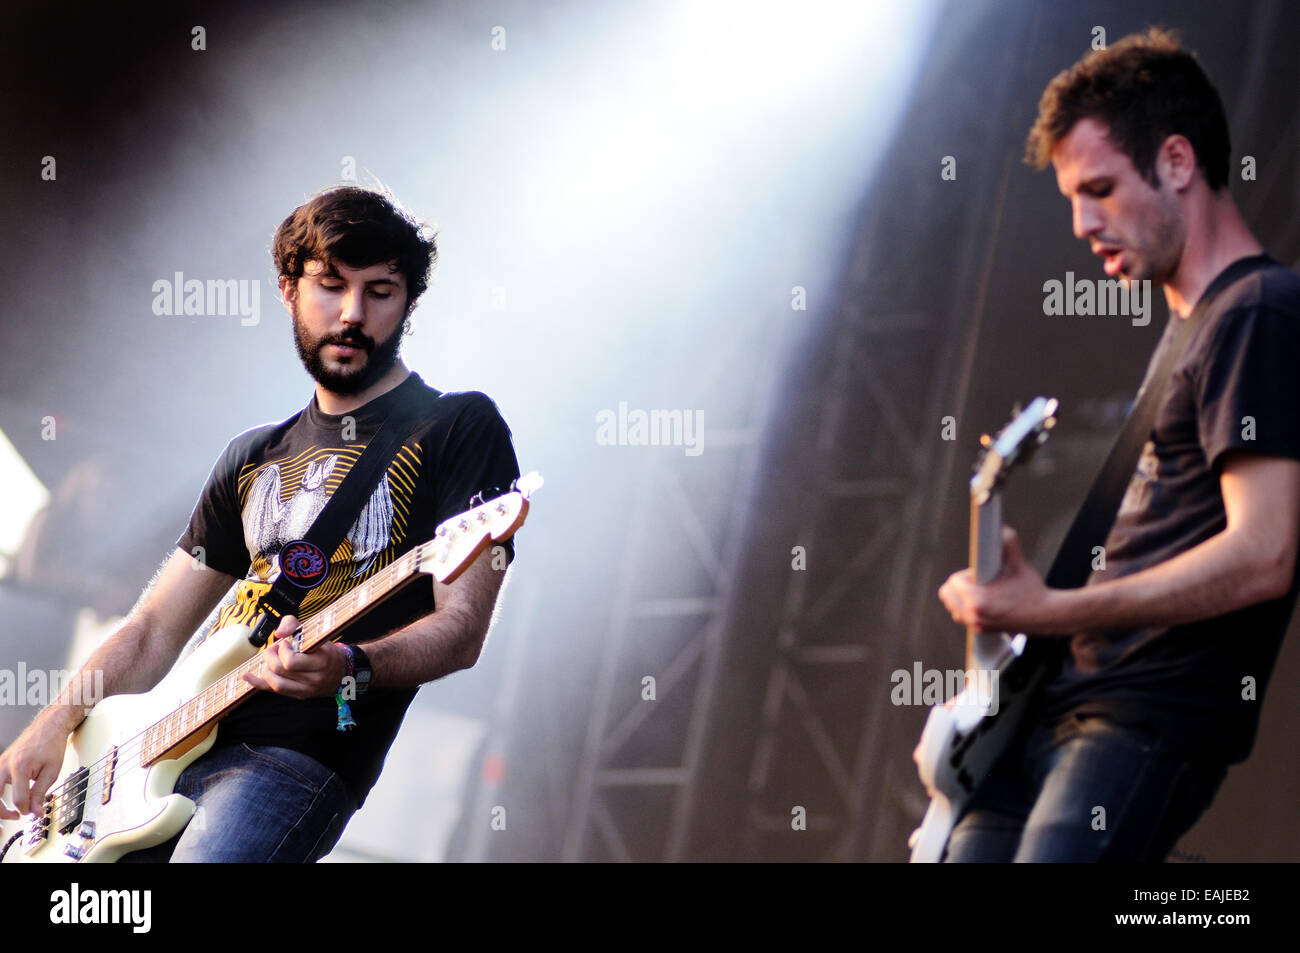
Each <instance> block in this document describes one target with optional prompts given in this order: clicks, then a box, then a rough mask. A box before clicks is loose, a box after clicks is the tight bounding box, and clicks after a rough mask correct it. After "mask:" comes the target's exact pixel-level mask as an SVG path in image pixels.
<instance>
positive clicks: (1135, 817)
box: [945, 715, 1227, 863]
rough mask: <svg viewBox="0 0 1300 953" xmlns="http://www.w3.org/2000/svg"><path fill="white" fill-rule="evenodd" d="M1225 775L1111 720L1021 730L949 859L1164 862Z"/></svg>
mask: <svg viewBox="0 0 1300 953" xmlns="http://www.w3.org/2000/svg"><path fill="white" fill-rule="evenodd" d="M1226 773H1227V768H1226V767H1224V766H1223V765H1220V764H1198V763H1195V762H1193V761H1192V760H1190V759H1189V758H1188V757H1187V756H1186V754H1185V753H1184V752H1183V751H1181V750H1180V749H1178V748H1176V747H1175V746H1174V745H1173V744H1172V743H1171V742H1169V741H1168V740H1166V739H1164V738H1162V737H1160V736H1159V735H1157V734H1155V733H1153V732H1149V731H1146V730H1144V729H1140V728H1135V727H1131V726H1126V725H1120V724H1117V723H1115V722H1113V721H1111V720H1110V719H1108V718H1105V717H1103V716H1097V715H1092V716H1079V715H1070V716H1066V717H1065V718H1064V719H1062V720H1061V721H1059V722H1046V723H1042V724H1038V725H1035V726H1032V727H1031V728H1030V729H1028V730H1026V731H1022V732H1021V736H1020V738H1019V739H1018V740H1017V742H1016V743H1015V744H1013V745H1012V746H1011V747H1010V748H1009V749H1008V750H1007V752H1006V754H1005V755H1004V756H1003V757H1002V759H1001V760H1000V761H999V762H998V763H997V765H995V767H994V768H993V771H992V772H991V773H990V775H989V778H988V780H987V782H986V784H985V785H984V786H982V787H981V788H980V789H979V791H977V792H976V795H975V797H974V798H972V800H971V803H970V804H969V805H968V806H967V809H966V811H965V813H964V814H963V815H962V817H961V819H960V820H958V822H957V825H956V827H955V828H954V829H953V833H952V836H951V838H950V839H949V842H948V854H947V856H946V857H945V860H946V861H947V862H950V863H962V862H965V863H971V862H1006V861H1015V862H1043V861H1073V862H1093V861H1110V862H1127V863H1138V862H1159V861H1162V860H1164V858H1165V856H1166V855H1167V854H1168V853H1169V851H1170V850H1172V849H1173V846H1174V844H1175V843H1176V842H1177V840H1178V838H1179V837H1181V836H1182V835H1183V834H1184V833H1185V832H1186V831H1187V829H1188V828H1190V827H1191V826H1192V824H1194V823H1195V822H1196V819H1197V818H1198V817H1200V816H1201V814H1202V813H1203V812H1204V811H1205V809H1206V808H1207V807H1209V805H1210V802H1211V801H1212V800H1213V799H1214V795H1215V793H1216V792H1217V791H1218V789H1219V785H1220V784H1221V783H1222V781H1223V778H1224V776H1225V774H1226Z"/></svg>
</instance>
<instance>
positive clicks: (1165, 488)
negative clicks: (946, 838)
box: [1044, 256, 1300, 763]
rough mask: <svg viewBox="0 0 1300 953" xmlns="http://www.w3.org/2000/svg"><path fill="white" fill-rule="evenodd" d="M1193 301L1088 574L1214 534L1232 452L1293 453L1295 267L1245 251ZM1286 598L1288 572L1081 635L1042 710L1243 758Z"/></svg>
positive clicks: (1162, 555)
mask: <svg viewBox="0 0 1300 953" xmlns="http://www.w3.org/2000/svg"><path fill="white" fill-rule="evenodd" d="M1202 303H1204V305H1205V306H1204V307H1203V308H1202V309H1201V313H1200V315H1199V316H1195V315H1194V316H1193V318H1192V319H1188V320H1193V319H1194V320H1196V321H1197V326H1196V327H1195V328H1193V329H1190V330H1191V335H1192V337H1191V339H1190V340H1189V341H1188V344H1187V349H1186V351H1185V352H1184V353H1183V355H1182V356H1181V357H1180V358H1179V359H1178V361H1177V363H1176V365H1175V366H1174V369H1173V372H1172V376H1171V377H1170V380H1169V384H1168V387H1167V390H1166V392H1165V395H1164V398H1163V400H1162V402H1161V406H1160V409H1159V411H1158V413H1157V415H1156V421H1155V425H1154V427H1153V429H1152V432H1151V438H1150V440H1148V442H1147V444H1146V446H1145V448H1144V449H1143V451H1142V454H1141V456H1140V458H1139V460H1138V465H1137V470H1136V472H1135V473H1134V475H1133V478H1132V481H1131V482H1130V484H1129V487H1128V490H1127V492H1126V494H1125V497H1124V500H1123V502H1122V504H1121V505H1120V510H1119V514H1118V516H1117V517H1116V520H1115V524H1114V526H1113V527H1112V529H1111V532H1110V535H1109V537H1108V538H1107V540H1106V547H1105V558H1106V568H1105V569H1104V570H1099V571H1097V572H1094V573H1093V574H1092V576H1091V578H1090V579H1089V583H1094V582H1102V581H1105V580H1107V579H1117V578H1119V577H1121V576H1126V575H1129V574H1131V573H1135V572H1138V571H1139V570H1142V569H1146V568H1148V567H1151V566H1154V565H1156V564H1157V563H1162V562H1165V561H1166V560H1168V559H1170V558H1172V557H1173V556H1176V555H1177V554H1179V553H1181V552H1184V551H1186V550H1188V549H1191V548H1192V547H1193V546H1196V545H1197V544H1199V543H1202V542H1204V541H1205V540H1207V539H1209V538H1210V537H1211V536H1214V535H1216V534H1217V533H1219V532H1221V531H1222V530H1223V529H1224V528H1225V527H1226V526H1227V516H1226V512H1225V510H1224V506H1223V497H1222V494H1221V492H1220V486H1219V477H1220V475H1221V473H1222V469H1223V460H1224V455H1225V454H1227V453H1229V452H1230V451H1244V452H1249V453H1253V454H1259V455H1261V456H1269V457H1286V458H1290V459H1300V373H1297V368H1300V276H1297V275H1296V274H1294V273H1293V272H1291V271H1289V270H1288V269H1286V268H1283V267H1282V266H1281V265H1279V264H1277V262H1275V261H1273V260H1272V259H1271V258H1268V257H1267V256H1256V257H1252V258H1245V259H1241V260H1240V261H1237V262H1234V263H1233V264H1232V265H1230V266H1229V267H1228V268H1227V269H1225V270H1224V271H1223V272H1222V273H1221V274H1220V275H1219V276H1218V277H1217V278H1216V279H1215V280H1214V281H1213V282H1212V283H1211V285H1210V287H1209V288H1207V289H1206V292H1205V295H1204V296H1203V299H1202ZM1170 320H1171V321H1179V320H1183V319H1181V318H1178V317H1176V316H1171V318H1170ZM1295 595H1296V584H1295V581H1293V583H1292V586H1291V591H1290V592H1289V593H1288V594H1287V595H1286V596H1284V597H1282V598H1280V599H1274V600H1272V601H1269V602H1264V603H1258V604H1256V605H1252V606H1247V607H1246V608H1243V609H1239V610H1237V611H1235V612H1231V613H1227V614H1226V615H1221V616H1217V617H1215V618H1211V619H1205V620H1201V621H1197V622H1192V623H1187V624H1184V625H1177V626H1172V627H1151V628H1141V629H1124V630H1115V631H1099V632H1080V633H1077V634H1075V635H1074V636H1072V637H1071V638H1070V642H1069V652H1068V653H1067V654H1066V655H1065V658H1064V661H1063V664H1062V669H1061V672H1060V674H1059V675H1058V676H1057V677H1056V678H1055V679H1054V680H1053V681H1052V682H1050V683H1049V684H1048V685H1047V686H1046V689H1045V693H1044V703H1045V709H1044V710H1045V713H1046V714H1047V715H1048V716H1049V717H1057V716H1060V715H1063V714H1065V713H1069V712H1074V713H1078V714H1106V715H1109V716H1110V717H1112V718H1114V719H1116V720H1117V721H1121V722H1125V723H1130V724H1141V725H1145V726H1147V727H1149V728H1153V729H1155V730H1156V731H1158V732H1159V733H1161V734H1163V735H1166V736H1168V737H1170V738H1172V739H1173V740H1174V741H1175V742H1177V743H1179V744H1181V745H1182V746H1183V747H1184V748H1185V749H1186V750H1187V751H1188V752H1189V753H1190V754H1192V755H1193V756H1194V757H1196V758H1200V759H1204V760H1211V761H1216V762H1223V763H1231V762H1234V761H1241V760H1243V759H1244V758H1245V757H1246V756H1247V755H1248V754H1249V753H1250V749H1251V746H1252V744H1253V743H1254V738H1255V730H1256V727H1257V724H1258V720H1259V708H1260V705H1261V704H1262V703H1263V695H1264V688H1265V685H1266V683H1267V681H1268V677H1269V674H1270V673H1271V671H1272V668H1273V663H1274V662H1275V660H1276V658H1277V653H1278V649H1279V648H1280V646H1281V641H1282V636H1283V635H1284V634H1285V631H1286V627H1287V622H1288V620H1289V618H1290V615H1291V610H1292V607H1293V605H1294V603H1295ZM1252 685H1253V691H1252Z"/></svg>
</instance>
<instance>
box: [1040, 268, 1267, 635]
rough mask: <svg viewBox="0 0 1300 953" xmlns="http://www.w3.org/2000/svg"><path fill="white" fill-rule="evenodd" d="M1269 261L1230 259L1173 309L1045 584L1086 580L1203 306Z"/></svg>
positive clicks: (1063, 585) (1073, 586)
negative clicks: (1187, 309)
mask: <svg viewBox="0 0 1300 953" xmlns="http://www.w3.org/2000/svg"><path fill="white" fill-rule="evenodd" d="M1272 264H1275V262H1274V261H1273V259H1272V258H1270V257H1269V256H1268V255H1254V256H1251V257H1249V258H1240V259H1238V260H1237V261H1234V262H1233V263H1232V264H1231V265H1229V266H1228V267H1227V268H1225V269H1224V270H1223V271H1222V272H1220V273H1219V275H1218V276H1217V277H1216V278H1215V279H1214V281H1212V282H1211V283H1210V285H1209V287H1208V288H1206V289H1205V292H1204V293H1203V294H1202V295H1201V298H1200V300H1199V301H1198V302H1197V303H1196V307H1195V308H1194V309H1193V310H1192V313H1191V314H1190V315H1189V316H1188V317H1187V318H1186V319H1183V318H1180V317H1178V316H1177V315H1172V314H1171V315H1170V316H1169V323H1168V324H1167V325H1166V326H1165V331H1164V335H1163V336H1162V337H1161V339H1160V344H1159V345H1158V347H1157V349H1156V353H1155V355H1154V357H1153V358H1152V361H1151V364H1150V366H1149V370H1148V371H1147V376H1146V379H1145V380H1144V381H1143V382H1142V387H1141V388H1140V389H1139V390H1138V394H1137V400H1136V401H1135V403H1134V405H1133V409H1132V410H1131V411H1130V412H1129V415H1128V419H1127V420H1126V421H1125V423H1124V428H1123V429H1122V430H1121V431H1120V433H1119V436H1118V437H1116V438H1115V443H1114V445H1113V446H1112V447H1111V448H1110V453H1109V454H1108V455H1107V457H1106V462H1105V463H1104V464H1103V465H1102V468H1101V472H1099V473H1098V474H1097V478H1096V479H1095V480H1094V481H1093V484H1092V489H1091V490H1089V491H1088V495H1087V497H1085V498H1084V501H1083V505H1082V506H1080V507H1079V512H1078V513H1077V514H1076V515H1075V517H1074V522H1073V523H1071V524H1070V529H1069V531H1068V532H1067V533H1066V534H1065V540H1064V541H1063V542H1062V543H1061V546H1060V549H1058V550H1057V551H1056V558H1055V559H1054V560H1053V561H1052V567H1051V569H1049V570H1048V572H1047V576H1046V579H1045V581H1046V583H1047V585H1048V586H1050V587H1052V588H1053V589H1077V588H1079V587H1080V586H1082V585H1083V584H1084V583H1086V582H1087V581H1088V576H1089V575H1090V574H1091V572H1092V559H1093V550H1094V547H1097V546H1101V545H1102V544H1103V543H1105V541H1106V537H1107V535H1108V534H1109V533H1110V528H1111V524H1113V523H1114V522H1115V515H1116V513H1117V511H1118V510H1119V505H1120V501H1121V500H1122V499H1123V498H1124V492H1125V490H1127V489H1128V485H1129V481H1130V480H1131V479H1132V478H1133V471H1134V469H1135V468H1136V467H1137V462H1138V456H1139V455H1140V454H1141V452H1142V447H1143V446H1144V445H1145V444H1146V442H1147V439H1148V438H1149V437H1150V436H1151V428H1152V427H1153V426H1154V425H1155V420H1156V412H1157V411H1158V410H1159V409H1160V403H1161V400H1162V398H1163V397H1164V394H1165V390H1166V388H1167V386H1168V384H1169V378H1170V377H1171V376H1172V375H1173V369H1174V365H1175V364H1176V363H1177V362H1178V358H1179V357H1181V356H1182V354H1183V352H1184V351H1185V350H1186V349H1187V342H1188V341H1189V340H1190V339H1191V337H1192V334H1193V333H1194V332H1195V330H1196V328H1197V326H1198V325H1199V324H1200V319H1201V317H1202V315H1204V313H1205V309H1206V308H1207V307H1208V306H1209V304H1210V302H1211V301H1212V300H1213V299H1214V297H1215V296H1216V295H1217V294H1218V292H1219V291H1220V290H1222V289H1223V288H1224V287H1226V286H1227V285H1228V284H1230V283H1231V282H1233V281H1236V280H1237V279H1238V278H1241V277H1242V276H1243V275H1246V274H1249V273H1250V272H1252V271H1254V270H1255V269H1257V268H1263V267H1267V266H1269V265H1272ZM1032 641H1035V640H1031V642H1032Z"/></svg>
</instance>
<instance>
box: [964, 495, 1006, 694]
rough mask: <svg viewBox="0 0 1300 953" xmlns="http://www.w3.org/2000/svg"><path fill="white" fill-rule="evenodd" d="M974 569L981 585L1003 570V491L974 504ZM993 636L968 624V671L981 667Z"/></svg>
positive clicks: (972, 555)
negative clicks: (986, 645) (983, 646)
mask: <svg viewBox="0 0 1300 953" xmlns="http://www.w3.org/2000/svg"><path fill="white" fill-rule="evenodd" d="M970 568H971V575H972V576H974V577H975V581H976V582H977V583H979V584H980V585H984V584H986V583H989V582H992V581H993V579H994V578H995V577H996V576H997V574H998V573H999V572H1001V571H1002V494H1001V493H999V492H998V491H997V490H994V491H993V492H991V493H989V494H988V497H987V498H986V499H985V500H984V502H982V503H977V502H976V501H975V500H974V499H972V500H971V504H970ZM991 638H992V637H991V636H987V635H983V634H981V633H980V632H979V631H978V630H977V629H976V628H975V627H974V626H973V625H968V626H967V627H966V670H967V671H968V672H969V671H971V670H973V669H976V668H979V667H980V661H979V659H980V656H982V655H985V654H986V653H984V652H981V651H980V649H981V643H982V642H987V641H989V640H990V639H991Z"/></svg>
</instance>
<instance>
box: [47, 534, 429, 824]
mask: <svg viewBox="0 0 1300 953" xmlns="http://www.w3.org/2000/svg"><path fill="white" fill-rule="evenodd" d="M433 545H434V540H428V541H426V542H423V543H418V544H416V545H415V546H413V547H411V549H409V550H408V551H407V552H405V553H403V554H402V555H401V556H400V557H398V558H397V559H396V560H394V561H393V563H392V564H391V565H389V566H387V567H385V568H384V570H383V571H382V572H380V573H379V575H377V576H376V577H375V578H374V579H372V580H371V581H370V582H369V583H368V584H367V585H369V586H371V587H372V588H378V586H377V585H376V584H378V583H380V582H381V580H384V577H386V576H390V575H391V576H393V577H394V582H396V581H397V579H399V578H405V577H406V576H407V575H410V574H412V573H413V572H414V570H413V569H410V570H407V569H402V567H403V566H404V564H407V563H418V562H419V561H420V560H421V559H422V558H423V553H424V550H426V549H428V548H431V547H432V546H433ZM399 569H402V571H401V572H400V573H399V572H398V571H397V570H399ZM361 588H362V587H361V586H354V587H353V588H352V589H350V590H349V591H348V593H347V594H346V595H345V596H343V597H341V598H340V599H336V600H335V602H334V603H331V604H330V606H328V607H326V608H325V609H322V610H321V611H320V612H318V613H317V614H316V615H314V616H312V617H311V618H310V619H307V620H306V621H304V622H303V623H302V624H301V625H300V626H298V628H297V629H296V630H295V631H294V636H293V637H296V638H301V637H302V636H305V635H308V628H309V627H310V628H311V629H312V630H313V632H312V633H311V637H312V638H314V636H315V632H314V630H315V629H318V628H320V627H321V625H322V624H323V617H324V614H325V612H326V609H329V608H333V606H334V605H336V604H337V603H339V602H342V601H343V599H345V598H350V599H354V600H355V597H356V595H357V594H358V593H359V591H360V589H361ZM392 588H393V587H392V586H387V585H386V584H385V587H384V589H383V592H381V593H379V594H380V595H381V596H383V595H387V594H388V592H389V591H390V590H391V589H392ZM366 601H367V602H368V601H370V598H369V597H367V599H366ZM357 608H359V606H354V607H353V610H352V611H354V612H355V610H356V609H357ZM321 641H323V639H322V640H321ZM318 644H320V643H319V642H317V643H315V644H312V645H309V646H308V648H307V649H306V651H310V650H311V649H313V648H315V647H316V645H318ZM262 654H263V653H261V652H258V653H257V654H256V655H254V656H252V657H251V658H249V659H245V660H244V661H243V662H241V663H240V664H239V665H237V666H236V667H235V668H234V669H232V670H231V671H230V672H227V673H226V674H225V675H223V676H222V677H221V678H219V679H217V681H215V682H213V683H212V684H211V685H208V686H207V687H205V688H204V689H202V690H201V691H200V692H199V693H198V694H196V695H195V696H194V697H193V698H191V699H189V700H188V701H187V702H185V703H184V704H183V705H181V706H180V707H179V708H176V709H174V710H173V711H171V712H169V713H168V714H166V715H164V716H163V717H162V718H160V719H159V720H158V721H156V722H154V723H153V724H152V725H149V726H147V727H146V728H145V729H144V730H143V731H141V732H139V733H138V734H136V735H134V736H132V737H131V738H128V739H127V740H126V741H124V742H122V744H120V745H118V746H117V750H116V752H115V755H116V757H114V756H111V755H105V756H104V757H102V758H100V759H99V760H98V761H95V762H92V763H91V764H90V765H83V766H82V767H86V768H88V770H87V772H86V774H84V775H80V776H76V775H74V777H75V778H76V780H75V783H74V777H69V778H68V779H66V780H65V781H63V782H62V783H61V784H59V785H57V786H56V787H54V788H52V789H51V790H50V791H49V792H48V795H47V796H49V797H52V802H51V812H52V813H55V814H57V812H58V809H59V807H60V806H62V805H63V804H64V803H65V802H69V801H71V800H72V799H74V798H78V797H80V798H81V799H82V800H81V803H82V804H83V805H84V803H85V801H84V795H85V794H86V792H87V791H88V790H89V789H90V786H91V785H92V784H93V783H94V782H95V781H98V780H100V779H102V778H103V777H105V776H106V775H107V772H108V770H109V762H110V761H113V771H114V782H113V783H114V784H116V783H117V782H118V780H119V778H120V775H122V774H127V773H129V772H132V771H136V770H139V769H141V768H144V767H145V765H143V764H140V763H137V762H136V761H135V760H133V758H134V756H135V755H137V754H139V753H140V752H141V751H142V749H143V745H144V741H143V739H144V737H145V736H146V735H147V734H148V733H149V732H150V731H152V730H154V729H155V728H157V727H159V726H160V725H162V724H163V723H164V722H166V721H168V720H169V719H172V718H174V717H175V716H176V715H178V714H180V713H181V712H183V711H187V710H192V709H194V708H196V707H197V709H198V711H199V713H200V714H201V713H202V712H203V709H204V705H205V704H206V702H207V701H210V700H211V698H210V697H209V696H213V695H218V694H220V695H222V696H230V700H232V701H233V700H235V699H236V698H239V697H242V696H244V695H248V694H251V693H252V692H256V691H260V689H258V688H257V687H256V686H253V685H249V684H248V683H247V682H245V681H243V678H242V676H243V675H244V674H245V673H246V672H247V671H251V670H252V669H253V668H258V669H259V670H260V669H261V665H262ZM259 674H260V671H259ZM236 676H240V677H239V678H236ZM227 685H233V688H227V687H226V686H227ZM221 707H225V706H224V705H222V706H221ZM181 724H184V721H183V720H182V722H181ZM203 724H206V722H200V723H197V724H196V725H195V727H194V729H192V730H191V731H189V732H186V733H185V734H183V735H181V736H180V737H179V738H177V739H176V741H177V742H179V741H180V740H182V739H184V738H185V737H188V735H189V734H192V733H193V731H196V730H199V729H201V728H202V726H203ZM72 803H73V804H75V803H76V801H72Z"/></svg>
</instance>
